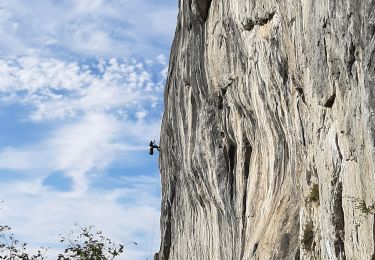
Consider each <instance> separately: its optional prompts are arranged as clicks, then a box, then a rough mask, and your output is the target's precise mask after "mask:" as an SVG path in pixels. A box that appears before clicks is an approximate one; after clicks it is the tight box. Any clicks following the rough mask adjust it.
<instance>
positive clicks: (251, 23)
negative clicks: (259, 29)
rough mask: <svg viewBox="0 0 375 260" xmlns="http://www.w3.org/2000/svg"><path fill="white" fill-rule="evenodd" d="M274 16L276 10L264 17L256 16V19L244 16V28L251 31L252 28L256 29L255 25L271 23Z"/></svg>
mask: <svg viewBox="0 0 375 260" xmlns="http://www.w3.org/2000/svg"><path fill="white" fill-rule="evenodd" d="M274 16H275V12H272V13H268V14H266V15H265V16H263V17H256V18H255V19H254V20H253V19H251V18H244V19H243V20H242V21H241V24H242V28H243V29H244V30H245V31H251V30H252V29H254V27H255V25H259V26H263V25H265V24H267V23H269V22H270V21H271V20H272V19H273V17H274Z"/></svg>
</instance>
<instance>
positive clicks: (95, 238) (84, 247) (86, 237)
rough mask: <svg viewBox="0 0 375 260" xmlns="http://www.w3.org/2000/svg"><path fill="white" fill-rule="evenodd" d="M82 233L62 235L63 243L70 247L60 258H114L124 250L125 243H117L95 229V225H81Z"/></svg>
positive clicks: (77, 259)
mask: <svg viewBox="0 0 375 260" xmlns="http://www.w3.org/2000/svg"><path fill="white" fill-rule="evenodd" d="M79 228H80V234H78V235H76V234H74V232H70V233H69V234H68V236H65V237H64V236H61V240H60V242H61V243H67V244H68V245H67V246H68V247H67V248H66V249H65V250H64V253H63V254H59V256H58V260H71V259H75V260H87V259H90V260H112V259H115V258H116V257H117V256H119V255H121V254H122V253H123V252H124V245H121V244H120V245H116V244H115V243H113V242H112V241H111V240H110V239H109V238H106V237H104V236H103V233H102V232H101V231H94V230H93V229H94V226H89V227H79Z"/></svg>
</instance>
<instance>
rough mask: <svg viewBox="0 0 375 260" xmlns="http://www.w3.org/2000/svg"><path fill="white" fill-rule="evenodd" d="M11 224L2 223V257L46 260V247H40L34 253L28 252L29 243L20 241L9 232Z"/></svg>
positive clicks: (12, 259) (0, 248) (0, 253)
mask: <svg viewBox="0 0 375 260" xmlns="http://www.w3.org/2000/svg"><path fill="white" fill-rule="evenodd" d="M10 230H11V228H10V227H9V226H6V225H5V226H3V225H0V259H9V260H44V259H45V256H44V255H45V252H46V249H43V248H41V249H39V250H38V252H37V254H35V255H32V254H29V253H28V252H27V243H20V241H18V240H17V239H15V238H14V235H13V234H9V231H10Z"/></svg>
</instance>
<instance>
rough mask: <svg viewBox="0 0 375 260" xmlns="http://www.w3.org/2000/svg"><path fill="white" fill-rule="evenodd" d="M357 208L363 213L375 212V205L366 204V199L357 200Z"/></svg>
mask: <svg viewBox="0 0 375 260" xmlns="http://www.w3.org/2000/svg"><path fill="white" fill-rule="evenodd" d="M356 209H359V210H360V211H361V212H362V213H363V214H365V215H369V214H375V205H374V204H372V205H369V206H367V205H366V201H365V200H359V199H358V200H357V205H356Z"/></svg>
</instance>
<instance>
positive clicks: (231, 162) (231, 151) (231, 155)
mask: <svg viewBox="0 0 375 260" xmlns="http://www.w3.org/2000/svg"><path fill="white" fill-rule="evenodd" d="M236 153H237V147H236V145H235V144H230V145H229V148H228V155H227V157H228V160H227V162H228V181H229V187H230V198H231V201H233V199H234V185H235V183H234V181H235V180H234V168H235V163H236Z"/></svg>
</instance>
